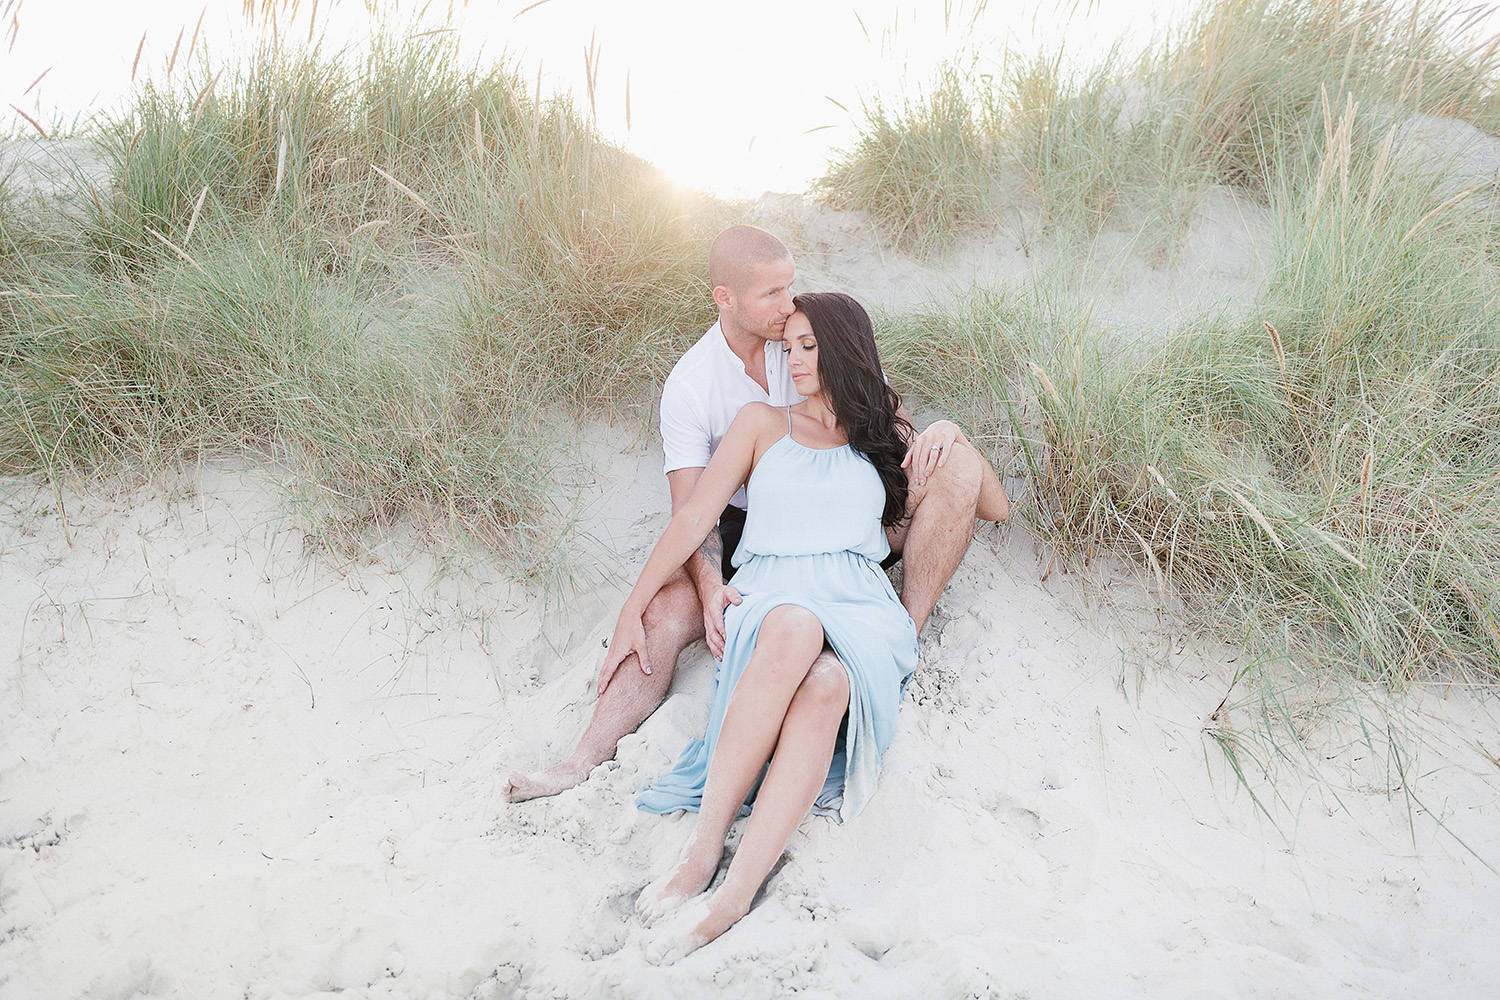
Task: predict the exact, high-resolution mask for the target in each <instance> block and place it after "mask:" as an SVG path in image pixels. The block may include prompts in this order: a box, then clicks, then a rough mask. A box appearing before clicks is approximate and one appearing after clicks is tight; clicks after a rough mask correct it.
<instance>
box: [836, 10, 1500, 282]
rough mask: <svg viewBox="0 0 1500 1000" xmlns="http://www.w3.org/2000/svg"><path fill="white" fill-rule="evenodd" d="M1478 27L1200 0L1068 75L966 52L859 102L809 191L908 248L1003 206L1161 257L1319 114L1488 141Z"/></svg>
mask: <svg viewBox="0 0 1500 1000" xmlns="http://www.w3.org/2000/svg"><path fill="white" fill-rule="evenodd" d="M1478 16H1479V12H1478V11H1476V10H1463V11H1458V12H1454V11H1452V10H1451V9H1449V8H1446V7H1443V6H1440V5H1438V4H1433V3H1426V4H1422V3H1418V4H1413V5H1397V4H1394V3H1391V2H1389V0H1352V2H1347V3H1335V4H1329V3H1320V2H1316V0H1208V2H1206V3H1205V4H1204V5H1203V6H1202V7H1200V8H1199V9H1198V10H1197V12H1196V14H1195V15H1194V16H1193V17H1191V18H1190V19H1189V20H1188V21H1187V22H1186V23H1185V24H1183V25H1181V26H1180V27H1177V28H1175V29H1171V30H1169V32H1168V33H1167V34H1166V35H1165V36H1163V37H1162V38H1160V39H1158V40H1157V41H1155V42H1154V43H1152V44H1151V45H1150V46H1149V47H1148V48H1147V49H1146V50H1145V51H1143V52H1140V53H1125V52H1121V51H1118V50H1117V51H1115V52H1113V53H1111V54H1110V55H1109V56H1107V57H1106V58H1105V59H1103V60H1102V61H1100V62H1099V63H1098V64H1096V65H1093V66H1089V67H1084V68H1082V69H1079V68H1078V67H1075V66H1074V65H1073V64H1072V63H1071V62H1070V61H1069V59H1068V53H1066V52H1064V51H1054V52H1041V53H1035V54H1025V53H1020V52H1016V51H1006V52H1002V53H999V54H998V55H997V56H993V55H990V54H987V53H975V54H973V55H972V56H971V57H969V58H967V59H965V60H963V61H961V62H956V63H953V64H950V65H949V66H948V67H945V68H944V69H942V70H941V71H940V72H939V74H938V77H937V80H936V81H935V83H934V84H933V85H932V86H930V87H929V88H927V91H926V92H925V93H923V94H920V95H918V96H917V97H916V98H914V99H911V100H909V101H907V102H906V103H904V104H902V105H900V106H899V110H898V111H895V112H892V111H890V110H888V109H887V106H886V104H885V103H883V102H879V101H873V100H872V101H870V102H867V103H866V104H865V106H864V109H863V121H862V122H861V123H860V124H861V128H860V135H859V138H858V139H857V140H856V141H855V143H854V144H853V146H852V147H851V148H849V149H848V150H846V151H845V152H844V153H843V154H841V155H840V156H839V158H838V159H837V160H836V161H835V163H834V165H833V166H832V167H831V168H830V170H829V172H828V173H827V174H826V175H825V176H824V177H823V178H822V179H821V181H820V183H819V186H818V191H819V192H820V193H822V195H823V196H824V197H825V198H827V199H828V200H829V201H830V202H831V203H832V204H834V205H836V206H838V207H842V208H852V209H859V210H862V211H866V212H868V213H870V215H871V216H872V218H873V219H874V220H875V221H876V222H877V223H878V224H879V225H880V226H881V227H882V228H883V229H884V230H885V232H886V233H887V234H888V235H889V237H890V238H891V239H892V240H893V241H894V242H895V243H896V244H897V245H898V246H901V247H903V248H905V249H910V250H915V251H918V252H923V253H929V252H933V251H937V250H941V249H942V248H944V247H946V246H950V245H952V242H953V240H954V238H955V237H957V236H958V235H960V234H962V233H965V232H974V231H982V230H983V229H984V228H986V227H990V226H995V225H998V224H1000V223H1002V222H1003V221H1004V220H1005V218H1006V213H1007V212H1009V211H1010V210H1011V209H1013V208H1014V207H1015V206H1016V205H1018V204H1020V205H1024V206H1025V207H1027V208H1028V209H1030V210H1033V211H1037V212H1039V213H1040V216H1041V218H1042V220H1043V222H1044V223H1045V224H1046V225H1047V226H1049V227H1052V228H1053V229H1056V230H1061V231H1066V232H1073V233H1082V234H1085V235H1089V234H1093V233H1097V232H1098V231H1099V230H1100V229H1102V228H1104V227H1105V226H1108V225H1124V226H1126V227H1128V228H1131V229H1138V228H1140V227H1141V226H1142V225H1145V226H1147V227H1148V228H1149V229H1151V230H1152V232H1151V234H1150V238H1151V240H1152V241H1154V242H1155V243H1157V244H1159V248H1160V249H1161V250H1162V251H1165V252H1170V251H1171V250H1172V248H1173V247H1174V245H1175V243H1176V241H1177V240H1178V239H1180V237H1181V235H1182V234H1183V232H1184V231H1185V227H1186V223H1187V221H1188V219H1189V217H1190V215H1191V211H1192V208H1193V206H1194V205H1195V204H1196V201H1197V199H1198V197H1199V195H1200V193H1201V191H1202V190H1203V188H1204V187H1205V185H1207V184H1210V183H1222V184H1229V185H1233V186H1235V187H1238V188H1240V189H1243V190H1245V191H1246V192H1248V193H1250V194H1251V195H1253V196H1255V197H1259V198H1268V197H1270V196H1271V194H1272V192H1273V189H1274V188H1275V187H1277V186H1278V185H1281V184H1282V183H1284V178H1285V176H1286V171H1285V170H1284V167H1285V165H1286V164H1287V163H1289V162H1291V161H1294V160H1306V159H1307V158H1308V157H1309V156H1315V155H1316V153H1315V150H1316V149H1317V148H1318V145H1319V137H1320V135H1321V133H1322V130H1323V124H1324V118H1325V115H1324V110H1323V109H1324V105H1325V103H1329V102H1331V103H1332V105H1333V106H1334V107H1335V108H1339V109H1341V108H1343V107H1344V105H1345V103H1346V101H1348V100H1350V99H1352V100H1353V101H1354V102H1355V104H1356V106H1357V107H1358V108H1359V109H1360V110H1361V112H1362V113H1363V114H1365V115H1383V116H1385V117H1386V119H1387V121H1389V122H1394V121H1398V120H1401V119H1403V118H1405V117H1408V116H1410V115H1412V114H1417V113H1422V114H1432V115H1440V116H1445V117H1452V118H1461V119H1464V120H1466V121H1469V122H1471V123H1473V124H1475V125H1477V126H1478V127H1479V128H1481V129H1485V130H1488V131H1491V132H1494V131H1496V130H1497V129H1500V100H1497V97H1496V88H1495V80H1496V76H1497V68H1500V47H1497V45H1496V44H1494V42H1493V41H1490V40H1486V41H1484V42H1481V43H1478V44H1476V43H1475V42H1474V40H1473V39H1472V38H1471V37H1470V36H1469V33H1468V29H1470V28H1471V27H1472V26H1473V24H1474V22H1475V19H1476V18H1477V17H1478ZM960 65H961V66H963V67H965V68H964V69H963V70H962V71H959V70H958V69H956V68H955V67H956V66H960Z"/></svg>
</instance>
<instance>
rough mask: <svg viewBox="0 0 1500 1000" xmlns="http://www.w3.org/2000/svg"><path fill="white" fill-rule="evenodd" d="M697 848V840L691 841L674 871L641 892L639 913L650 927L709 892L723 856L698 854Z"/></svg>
mask: <svg viewBox="0 0 1500 1000" xmlns="http://www.w3.org/2000/svg"><path fill="white" fill-rule="evenodd" d="M694 837H695V838H696V834H695V835H694ZM693 845H694V840H693V839H689V840H688V843H687V846H686V847H684V848H683V849H682V857H681V858H680V859H679V860H678V862H677V864H675V865H673V866H672V870H671V871H669V872H667V873H666V874H665V875H663V876H662V877H661V878H659V879H657V880H656V881H655V882H652V883H651V884H650V885H648V886H646V888H644V889H642V890H641V895H640V898H639V899H637V900H636V901H635V913H636V916H638V917H640V918H641V923H643V924H645V925H646V926H647V927H650V926H651V925H652V924H654V923H656V922H657V921H658V920H660V919H661V918H662V917H664V916H666V915H667V914H668V913H671V912H672V911H673V910H675V909H677V907H679V906H681V905H682V904H683V903H685V902H686V901H687V900H689V899H692V898H693V897H694V896H696V895H698V894H699V893H701V892H702V891H703V890H704V889H707V888H708V883H710V882H712V881H713V878H714V872H716V871H718V870H719V852H718V851H711V850H707V851H696V850H694V849H693Z"/></svg>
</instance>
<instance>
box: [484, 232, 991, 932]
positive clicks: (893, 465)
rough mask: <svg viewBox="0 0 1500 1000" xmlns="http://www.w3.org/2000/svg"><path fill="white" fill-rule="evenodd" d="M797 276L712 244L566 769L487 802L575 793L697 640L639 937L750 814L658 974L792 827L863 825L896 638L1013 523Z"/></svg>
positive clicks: (896, 701) (751, 888)
mask: <svg viewBox="0 0 1500 1000" xmlns="http://www.w3.org/2000/svg"><path fill="white" fill-rule="evenodd" d="M794 274H795V268H794V265H793V263H792V257H791V254H790V253H789V252H788V251H787V249H786V247H785V246H784V245H783V244H782V243H781V241H780V240H778V239H777V238H776V237H774V236H772V235H771V234H770V233H768V232H766V231H764V230H762V229H757V228H755V227H753V226H735V227H733V228H731V229H728V230H726V231H725V232H724V233H722V234H720V235H719V237H718V238H717V239H716V240H715V241H714V244H713V247H712V249H711V250H710V252H709V282H710V284H711V285H712V286H713V295H714V301H715V302H716V303H717V305H718V307H719V322H718V323H717V324H716V325H715V326H713V327H711V328H710V329H709V331H708V332H707V333H706V334H705V335H704V336H703V339H701V340H700V341H699V342H698V343H697V344H696V345H694V346H693V347H692V348H691V349H689V350H688V352H687V353H686V354H684V355H683V357H682V360H680V361H679V362H678V363H677V366H676V367H675V368H673V370H672V374H671V376H670V377H669V378H668V379H667V382H666V386H665V387H664V389H663V391H662V401H661V430H662V442H663V446H664V449H665V451H666V456H667V463H666V468H667V480H668V484H669V486H670V489H671V496H672V521H671V523H670V524H669V525H668V526H667V529H666V531H665V532H664V533H663V535H662V537H661V540H660V541H658V542H657V544H656V547H655V548H654V549H652V551H651V555H650V557H649V558H648V559H647V561H646V565H645V568H644V569H642V570H641V575H640V579H639V580H637V582H636V584H635V587H634V588H633V589H632V590H631V592H630V596H629V597H627V598H626V601H625V606H624V608H622V609H621V611H620V617H619V621H618V622H617V623H616V625H615V632H614V637H613V639H612V640H611V641H610V647H609V654H608V655H607V656H606V658H605V661H604V666H603V668H602V669H601V670H600V674H599V682H598V695H599V701H598V704H597V705H596V707H595V709H594V715H593V718H592V719H591V720H590V722H589V726H588V728H587V730H586V731H585V732H584V734H583V737H582V739H581V740H580V742H579V744H578V747H577V749H575V750H574V752H573V754H572V755H571V756H570V757H569V758H568V759H567V760H565V761H563V762H561V763H559V764H556V765H554V766H553V767H551V768H548V769H547V770H545V771H541V772H538V773H536V774H532V775H522V774H519V773H517V774H512V775H511V777H510V780H509V782H508V783H507V785H506V787H505V794H506V796H507V798H509V799H510V800H511V801H520V800H522V799H528V798H533V797H536V796H540V795H552V794H556V793H557V792H560V791H562V790H563V789H565V788H570V787H572V786H573V785H576V784H578V783H579V782H580V781H582V780H583V779H584V778H586V777H587V776H588V773H589V771H590V770H591V769H592V768H593V767H594V766H595V765H597V764H599V763H601V762H603V761H605V760H608V759H610V758H611V757H613V756H614V752H615V745H616V743H617V742H618V741H619V739H620V737H622V736H624V735H625V734H627V733H629V732H632V731H634V729H635V728H636V727H637V726H639V725H640V723H641V722H643V721H644V720H645V718H646V716H648V715H649V714H650V713H651V712H652V711H654V710H655V708H656V707H657V705H659V704H660V703H661V702H662V700H663V699H664V698H665V697H666V692H667V687H668V685H669V684H670V682H671V678H672V673H673V671H674V669H675V667H676V663H677V657H678V656H679V655H680V654H681V653H682V651H683V649H684V648H686V646H687V645H688V644H689V643H691V642H693V641H694V640H695V639H698V638H700V637H703V638H706V639H707V642H708V647H709V650H710V651H711V652H712V653H713V655H714V656H715V657H716V658H718V659H719V660H720V661H721V662H720V664H719V666H718V668H717V670H716V671H715V674H714V679H713V686H712V694H711V698H712V705H711V708H710V711H709V720H708V732H707V734H706V736H705V737H704V739H701V740H694V741H692V742H691V743H690V744H689V745H688V747H687V748H686V749H685V750H684V751H683V753H682V756H681V757H680V758H679V760H678V761H677V764H676V766H675V767H674V768H673V769H672V770H671V771H670V772H669V773H668V774H666V775H665V776H663V777H662V778H660V779H658V780H657V781H656V782H655V783H654V784H652V785H651V786H650V787H648V788H646V789H645V790H644V791H642V792H641V793H640V796H639V798H638V799H637V802H638V804H639V805H640V807H641V808H642V809H646V810H649V811H652V812H657V813H666V812H671V811H673V810H678V809H691V810H697V811H698V813H699V815H698V820H697V823H696V825H695V827H694V830H693V834H692V836H691V837H690V838H689V840H688V843H687V846H686V847H685V848H684V850H683V854H682V857H681V858H680V859H679V860H678V862H677V864H676V866H675V867H674V868H673V869H672V870H671V871H669V872H667V874H666V875H664V876H662V877H661V878H660V879H658V880H657V881H655V882H653V883H652V884H651V885H649V886H648V887H647V888H646V889H645V890H644V891H643V892H642V893H641V896H640V899H639V901H638V903H637V905H636V909H637V911H638V912H639V914H640V916H641V918H642V920H643V921H645V922H646V923H651V922H654V921H655V920H656V919H657V918H659V917H661V916H662V915H664V914H665V913H667V912H668V911H670V910H672V909H674V908H676V907H677V906H678V905H679V904H681V903H684V902H686V901H687V900H689V899H692V898H693V897H696V896H699V895H700V894H701V893H703V891H704V890H705V889H706V888H707V887H708V885H709V883H710V882H711V881H712V880H713V877H714V875H715V873H716V871H717V869H718V866H719V858H720V854H721V852H722V850H723V845H724V840H725V837H726V836H727V834H728V832H729V827H730V824H731V823H733V821H734V819H735V818H736V817H737V816H738V815H739V814H740V811H741V809H742V808H743V807H744V805H745V804H746V803H747V802H753V803H754V807H753V809H752V811H751V812H750V819H749V823H748V826H747V827H746V829H745V834H744V837H743V838H742V839H741V841H740V846H739V849H738V851H737V852H736V853H735V856H734V858H733V860H732V861H731V863H730V865H729V871H728V872H727V874H726V876H725V878H724V881H723V883H722V884H721V885H720V887H719V888H718V889H717V890H716V891H715V892H713V893H712V894H710V895H705V896H703V897H702V898H701V899H699V900H697V901H696V902H695V903H694V905H693V906H692V907H689V908H686V909H684V911H683V914H682V925H681V932H680V933H678V934H675V935H673V934H669V935H667V936H666V937H665V938H664V940H663V944H664V951H663V953H662V954H661V955H659V956H658V957H659V958H664V959H668V960H670V959H672V958H675V957H678V956H680V955H683V954H686V953H687V952H690V951H692V950H694V949H695V948H698V947H701V946H702V945H704V944H706V943H707V942H709V941H712V940H713V939H714V938H716V937H718V936H719V935H720V934H722V933H723V932H724V931H725V930H727V929H728V928H729V927H730V926H731V925H732V924H733V923H734V922H735V921H737V920H738V919H739V918H740V917H742V916H744V915H745V913H746V912H748V910H749V909H750V902H751V900H752V899H753V897H754V896H755V893H756V891H757V890H758V889H759V888H760V885H761V883H762V882H763V881H764V880H765V878H766V876H767V875H768V874H769V873H770V870H771V867H772V865H774V864H775V862H776V860H777V858H779V857H780V856H781V853H782V851H783V850H784V849H785V848H786V845H787V842H788V841H789V840H790V839H791V836H792V834H793V833H794V832H795V831H796V829H797V826H798V824H800V823H801V821H802V818H803V817H804V816H805V815H807V813H808V812H809V810H817V811H819V812H823V813H826V814H831V815H834V816H836V817H837V818H839V819H840V820H844V819H848V818H850V817H851V816H853V815H854V814H855V813H857V812H859V810H860V809H861V808H862V807H863V806H864V804H865V802H866V801H867V800H868V799H869V797H870V795H871V793H872V792H873V791H874V788H875V780H876V777H877V775H878V774H879V770H880V757H881V754H883V753H884V751H885V749H886V747H887V746H888V745H889V744H890V741H891V738H892V736H893V735H894V733H895V729H896V712H897V709H898V708H899V707H900V704H901V695H902V690H903V688H904V687H905V683H906V680H907V678H908V677H909V676H910V675H911V673H912V671H914V670H915V669H916V668H917V633H918V632H919V631H920V630H921V628H922V624H923V623H924V622H925V621H926V619H927V616H928V614H929V613H930V612H931V611H932V607H933V605H934V604H935V603H936V601H937V597H938V595H939V593H941V592H942V589H943V587H944V586H945V585H946V584H947V582H948V578H949V577H950V576H951V575H952V574H953V571H954V570H955V569H956V568H957V567H958V563H959V561H960V560H961V559H962V558H963V554H964V551H965V550H966V549H967V547H968V544H969V536H970V534H971V532H972V529H973V524H974V518H975V517H976V516H978V517H980V518H983V519H985V520H991V521H1000V520H1004V519H1005V517H1006V515H1007V514H1008V513H1009V508H1010V505H1009V501H1008V500H1007V498H1006V496H1005V490H1004V489H1003V488H1002V486H1001V485H1000V480H999V479H998V478H997V477H996V476H995V473H994V470H993V469H991V468H990V465H989V463H988V462H987V461H986V460H985V459H984V456H983V455H982V454H981V453H980V452H979V451H978V450H977V449H976V448H974V447H972V446H971V445H970V444H969V442H968V441H967V439H966V438H965V437H964V435H963V433H962V431H960V430H959V428H958V427H957V425H955V424H953V423H952V422H951V421H947V420H939V421H937V422H935V423H933V424H932V425H931V426H929V427H928V428H927V429H926V430H924V431H922V432H921V433H920V434H918V433H916V432H915V430H914V429H913V427H912V425H911V422H910V420H909V418H908V417H907V414H906V411H905V409H904V408H903V407H902V406H901V404H900V400H899V399H898V397H897V396H896V393H895V392H894V391H892V390H891V389H890V387H889V386H888V385H887V384H886V382H885V377H884V375H883V373H882V371H881V367H880V359H879V357H878V355H877V353H876V349H875V340H874V334H873V331H872V329H871V325H870V319H869V316H868V315H867V314H866V313H865V310H864V309H863V308H861V307H860V305H859V303H857V302H855V301H854V300H853V299H851V298H850V297H849V296H847V295H841V294H836V293H817V294H806V295H798V296H796V297H795V298H793V296H792V294H791V290H790V289H791V284H792V279H793V276H794ZM892 552H896V553H900V554H901V556H902V557H903V558H904V561H905V566H904V569H903V573H902V587H901V598H900V600H897V598H896V594H895V592H894V591H893V590H892V588H891V584H890V581H889V580H888V579H887V577H886V575H885V573H883V572H882V571H881V562H882V560H885V559H886V558H887V557H888V556H889V555H890V554H891V553H892ZM725 555H730V556H732V557H733V566H734V568H733V569H731V568H730V566H729V565H727V563H726V562H725V560H724V556H725ZM730 576H732V583H726V582H725V579H726V577H730ZM632 660H634V664H633V665H632V666H630V667H626V666H625V665H626V664H627V663H630V662H631V661H632ZM622 668H624V669H622Z"/></svg>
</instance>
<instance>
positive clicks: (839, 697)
mask: <svg viewBox="0 0 1500 1000" xmlns="http://www.w3.org/2000/svg"><path fill="white" fill-rule="evenodd" d="M796 700H797V701H798V702H799V703H800V704H801V705H802V706H803V707H804V708H806V709H808V710H810V711H814V712H816V713H817V714H819V715H821V716H825V717H828V718H831V719H833V720H834V721H835V723H836V722H837V721H838V720H840V719H842V718H843V717H844V712H845V711H846V710H847V709H848V708H849V674H848V673H847V672H846V671H845V670H844V665H843V664H842V663H840V662H839V658H838V657H837V656H835V655H834V654H833V653H832V652H831V651H829V650H824V651H823V652H822V653H821V654H819V655H818V657H817V658H816V659H814V660H813V664H812V667H810V668H809V669H808V671H807V676H806V677H804V678H802V683H801V684H800V685H798V687H797V694H796Z"/></svg>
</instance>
